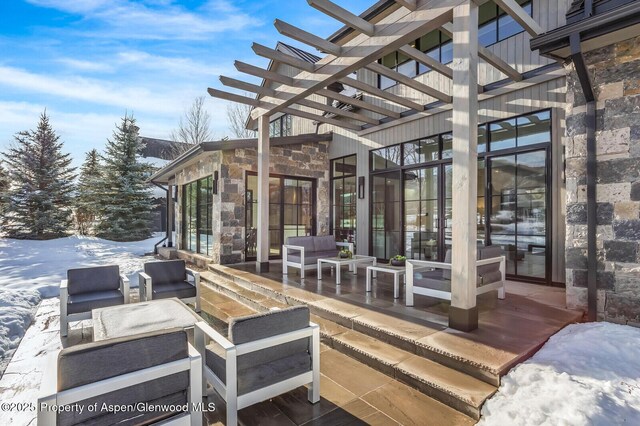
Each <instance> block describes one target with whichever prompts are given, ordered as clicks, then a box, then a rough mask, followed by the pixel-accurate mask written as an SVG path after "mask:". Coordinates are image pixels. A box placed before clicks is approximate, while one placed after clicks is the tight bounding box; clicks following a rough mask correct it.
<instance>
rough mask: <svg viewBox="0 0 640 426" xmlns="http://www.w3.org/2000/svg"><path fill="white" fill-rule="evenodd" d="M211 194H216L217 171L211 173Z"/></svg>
mask: <svg viewBox="0 0 640 426" xmlns="http://www.w3.org/2000/svg"><path fill="white" fill-rule="evenodd" d="M212 192H213V193H214V194H217V193H218V171H217V170H216V171H215V172H213V188H212Z"/></svg>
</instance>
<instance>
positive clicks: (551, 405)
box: [479, 322, 640, 426]
mask: <svg viewBox="0 0 640 426" xmlns="http://www.w3.org/2000/svg"><path fill="white" fill-rule="evenodd" d="M639 348H640V329H637V328H634V327H630V326H624V325H616V324H611V323H606V322H600V323H588V324H573V325H570V326H568V327H566V328H564V329H563V330H561V331H560V332H558V333H557V334H556V335H554V336H553V337H551V339H549V341H548V342H547V344H546V345H545V346H544V347H543V348H542V349H541V350H540V351H539V352H538V353H536V354H535V355H534V356H533V357H532V358H531V359H530V360H528V361H527V362H525V363H523V364H520V365H519V366H517V367H516V368H514V369H513V370H511V371H510V372H509V374H507V375H506V376H505V377H503V378H502V385H501V386H500V389H499V390H498V392H497V393H496V394H495V395H494V396H493V397H492V398H491V399H489V400H488V401H487V402H486V403H485V405H484V407H483V409H482V420H481V421H480V423H479V424H481V425H500V426H502V425H559V424H561V425H587V424H588V425H612V424H629V425H632V424H636V425H638V424H640V356H638V354H639V353H638V349H639Z"/></svg>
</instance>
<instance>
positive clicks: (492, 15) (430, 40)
mask: <svg viewBox="0 0 640 426" xmlns="http://www.w3.org/2000/svg"><path fill="white" fill-rule="evenodd" d="M517 1H518V3H519V4H520V5H521V6H522V8H523V9H524V10H525V11H526V12H527V13H528V14H529V15H531V13H532V8H531V7H532V6H531V0H517ZM523 31H524V29H523V28H522V26H520V24H518V23H517V22H516V21H515V20H514V19H513V18H512V17H511V16H510V15H508V14H507V13H505V12H504V11H503V10H502V9H500V8H499V7H498V6H497V5H496V4H495V3H494V2H493V1H489V2H487V3H485V4H483V5H482V6H480V10H479V18H478V42H479V44H480V45H482V46H485V47H486V46H489V45H492V44H494V43H497V42H499V41H502V40H505V39H507V38H509V37H511V36H514V35H516V34H519V33H521V32H523ZM410 46H411V47H415V48H416V49H419V50H421V51H423V52H424V53H426V54H427V55H429V56H430V57H432V58H433V59H435V60H437V61H439V62H440V63H442V64H448V63H450V62H452V61H453V41H452V40H451V38H450V37H449V36H447V35H446V34H444V33H443V32H441V31H440V30H434V31H431V32H430V33H428V34H426V35H424V36H422V37H420V38H419V39H418V40H415V41H414V42H412V43H410ZM379 62H380V63H381V64H382V65H384V66H386V67H387V68H390V69H392V70H394V71H397V72H399V73H400V74H403V75H406V76H407V77H415V76H417V75H420V74H423V73H425V72H428V71H430V70H431V69H430V68H429V67H427V66H426V65H424V64H421V63H419V62H417V61H414V60H413V59H410V58H409V57H408V56H406V55H404V54H403V53H402V52H399V51H396V52H392V53H389V54H388V55H385V56H383V57H382V59H380V61H379ZM395 84H396V81H395V80H392V79H390V78H388V77H385V76H383V75H378V87H379V88H380V89H387V88H389V87H391V86H394V85H395Z"/></svg>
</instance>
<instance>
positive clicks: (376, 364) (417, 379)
mask: <svg viewBox="0 0 640 426" xmlns="http://www.w3.org/2000/svg"><path fill="white" fill-rule="evenodd" d="M222 279H223V280H224V281H226V283H225V284H229V283H231V282H230V281H229V280H227V279H224V278H222ZM206 281H209V280H208V279H207V280H206ZM231 284H233V283H231ZM217 287H223V286H222V285H218V286H217ZM242 288H244V287H242ZM213 290H214V291H217V290H216V289H213ZM217 292H219V291H217ZM222 294H224V293H222ZM237 296H238V297H239V298H242V297H243V296H242V295H240V294H237ZM234 300H235V299H234ZM238 303H242V302H240V301H238ZM243 304H244V303H243ZM263 310H264V311H266V310H268V308H264V309H263ZM321 318H322V320H324V321H329V322H333V321H331V320H330V319H326V318H323V317H321ZM312 320H313V319H312ZM344 328H345V332H346V331H348V332H349V333H351V334H356V335H358V334H360V335H362V336H364V337H365V339H374V337H371V336H368V335H367V334H364V333H361V332H359V331H357V330H353V329H350V328H347V327H344ZM341 334H342V333H338V334H330V333H326V332H324V331H322V328H321V335H322V340H323V342H324V343H325V344H327V345H328V346H330V347H332V348H333V349H336V350H338V351H340V352H342V353H344V354H346V355H348V356H350V357H352V358H354V359H356V360H358V361H359V362H363V363H365V364H366V365H369V366H371V367H372V368H374V369H375V370H377V371H379V372H381V373H383V374H385V375H387V376H389V377H391V378H393V379H396V380H398V381H400V382H402V383H405V384H407V385H409V386H411V387H412V388H414V389H416V390H418V391H420V392H421V393H424V394H425V395H427V396H429V397H431V398H434V399H436V400H438V401H440V402H442V403H444V404H445V405H448V406H450V407H452V408H454V409H456V410H458V411H460V412H461V413H463V414H465V415H468V416H470V417H472V418H474V419H476V420H477V419H479V415H480V408H481V407H482V403H484V401H485V400H486V398H488V397H490V396H491V395H492V394H493V393H494V392H495V389H494V390H493V391H492V392H490V393H488V394H487V395H486V397H485V398H484V399H483V400H482V401H481V403H480V404H479V405H476V404H475V403H474V402H473V401H471V400H470V399H469V398H467V397H465V396H464V395H461V394H457V393H455V392H452V391H450V390H449V389H448V388H447V387H446V386H445V385H442V384H441V383H438V381H437V380H429V379H427V378H426V377H424V376H421V375H420V374H417V373H415V372H413V371H411V369H407V368H402V367H399V366H398V365H395V364H390V363H388V362H386V361H384V360H382V359H380V358H378V357H377V356H375V355H374V354H371V353H370V352H367V351H366V350H364V349H363V348H361V347H359V346H357V345H354V344H352V343H351V342H347V341H345V340H342V339H340V335H341ZM377 343H378V344H379V345H382V346H387V347H389V348H391V349H392V350H394V351H396V352H404V353H406V354H407V357H410V356H415V355H416V354H414V353H412V352H409V351H405V350H402V349H399V348H395V347H393V346H392V345H390V344H389V343H386V342H382V341H378V342H377ZM363 358H366V360H365V359H363ZM424 359H425V361H427V362H432V363H437V362H436V361H433V360H430V359H428V358H424ZM367 361H369V362H367ZM372 364H373V365H372ZM441 367H442V368H446V369H450V370H451V372H452V373H451V374H456V375H461V376H468V377H469V379H471V380H478V381H479V382H481V383H482V384H484V385H486V383H485V382H484V381H481V380H479V379H477V378H475V377H473V376H471V375H468V374H466V373H465V372H461V371H458V370H456V369H455V368H452V367H449V366H446V365H442V364H441Z"/></svg>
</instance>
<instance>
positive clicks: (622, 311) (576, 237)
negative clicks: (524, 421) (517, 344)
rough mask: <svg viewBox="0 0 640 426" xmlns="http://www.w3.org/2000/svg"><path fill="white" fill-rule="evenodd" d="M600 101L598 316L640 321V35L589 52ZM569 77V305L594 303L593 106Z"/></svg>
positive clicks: (587, 57)
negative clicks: (589, 139) (590, 214)
mask: <svg viewBox="0 0 640 426" xmlns="http://www.w3.org/2000/svg"><path fill="white" fill-rule="evenodd" d="M585 60H586V63H587V65H588V68H589V71H590V74H591V79H592V83H593V86H594V90H595V94H596V99H597V124H596V126H597V127H596V129H597V132H596V144H597V170H598V177H597V189H596V194H597V195H596V202H597V247H598V253H597V257H598V267H597V269H598V272H597V282H598V318H599V319H604V320H608V321H614V322H621V323H627V322H628V323H636V324H640V38H635V39H630V40H626V41H624V42H620V43H617V44H614V45H610V46H607V47H605V48H602V49H598V50H596V51H592V52H588V53H587V54H585ZM567 74H568V78H567V107H566V109H567V111H566V112H567V114H566V136H565V138H564V143H565V146H566V179H567V183H566V188H567V212H566V213H567V215H566V217H567V219H566V220H567V237H566V238H567V241H566V243H567V244H566V247H567V248H566V267H567V304H568V305H569V306H570V307H581V308H585V307H586V304H587V295H586V293H587V290H586V286H587V273H586V268H587V213H586V201H587V200H586V177H585V173H586V122H585V117H586V106H585V99H584V95H583V93H582V90H581V87H580V83H579V82H578V79H577V75H576V73H575V69H574V68H573V65H570V66H569V69H568V73H567Z"/></svg>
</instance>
